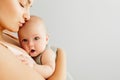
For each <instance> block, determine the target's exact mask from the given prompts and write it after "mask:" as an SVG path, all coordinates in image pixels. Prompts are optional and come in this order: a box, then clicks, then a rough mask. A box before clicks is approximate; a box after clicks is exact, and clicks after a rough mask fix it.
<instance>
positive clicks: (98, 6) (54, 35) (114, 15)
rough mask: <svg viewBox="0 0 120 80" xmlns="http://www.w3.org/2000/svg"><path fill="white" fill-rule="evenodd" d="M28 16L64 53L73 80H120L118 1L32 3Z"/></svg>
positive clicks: (69, 0)
mask: <svg viewBox="0 0 120 80" xmlns="http://www.w3.org/2000/svg"><path fill="white" fill-rule="evenodd" d="M31 13H32V14H34V15H37V16H40V17H42V18H43V20H44V21H45V24H46V27H47V28H48V32H49V34H50V42H51V44H52V45H56V46H58V47H61V48H63V49H64V50H65V52H66V55H67V71H68V72H69V73H70V74H71V75H72V77H73V80H120V0H34V4H33V6H32V8H31ZM68 80H69V79H68Z"/></svg>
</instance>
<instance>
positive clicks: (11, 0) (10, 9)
mask: <svg viewBox="0 0 120 80" xmlns="http://www.w3.org/2000/svg"><path fill="white" fill-rule="evenodd" d="M32 3H33V0H0V27H1V28H3V29H7V30H10V31H14V32H17V31H18V30H19V27H21V26H22V25H23V24H24V23H25V21H26V20H29V18H30V13H29V9H30V7H31V5H32Z"/></svg>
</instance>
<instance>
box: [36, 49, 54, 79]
mask: <svg viewBox="0 0 120 80" xmlns="http://www.w3.org/2000/svg"><path fill="white" fill-rule="evenodd" d="M55 58H56V53H54V52H53V51H52V50H51V49H47V50H46V51H45V52H44V53H43V55H42V59H41V62H42V65H38V64H35V65H34V69H35V70H36V71H37V72H39V73H40V74H41V75H42V76H43V77H44V78H48V77H50V76H51V75H52V74H53V72H54V70H55Z"/></svg>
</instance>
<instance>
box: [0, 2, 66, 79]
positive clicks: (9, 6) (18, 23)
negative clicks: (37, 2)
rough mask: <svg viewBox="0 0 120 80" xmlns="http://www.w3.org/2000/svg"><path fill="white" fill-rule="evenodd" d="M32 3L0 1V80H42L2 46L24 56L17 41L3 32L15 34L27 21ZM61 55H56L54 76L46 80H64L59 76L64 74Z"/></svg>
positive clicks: (63, 77)
mask: <svg viewBox="0 0 120 80" xmlns="http://www.w3.org/2000/svg"><path fill="white" fill-rule="evenodd" d="M32 2H33V0H0V65H1V67H0V80H44V78H43V77H42V76H41V75H40V74H39V73H37V72H36V71H34V70H33V69H32V68H30V67H29V66H27V65H25V64H23V63H22V62H21V61H20V60H18V59H17V58H16V56H15V55H13V54H14V52H12V51H10V50H9V49H8V48H7V47H6V46H5V45H4V43H5V44H7V45H9V46H11V47H13V48H14V49H16V50H19V51H21V52H23V54H26V52H25V51H24V50H22V49H21V48H19V46H17V45H19V43H17V42H16V41H17V40H16V41H15V40H14V39H11V38H10V37H8V36H6V35H3V30H5V29H7V30H9V31H12V32H17V31H18V30H19V27H22V25H23V24H24V23H25V21H26V20H29V18H30V14H29V8H30V7H31V5H32ZM58 52H59V51H58ZM60 52H61V51H60ZM63 55H64V53H59V54H58V58H57V64H59V66H58V65H57V66H56V69H55V72H54V74H53V75H52V76H51V77H50V78H49V79H48V80H58V79H60V80H65V75H64V76H63V75H61V73H63V74H64V73H65V65H62V64H64V63H65V61H63V60H64V58H65V57H64V56H63ZM62 58H63V59H62ZM60 60H61V61H60ZM62 68H63V69H62ZM60 70H61V71H60ZM63 70H64V71H63ZM61 78H62V79H61Z"/></svg>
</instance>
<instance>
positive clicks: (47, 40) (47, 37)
mask: <svg viewBox="0 0 120 80" xmlns="http://www.w3.org/2000/svg"><path fill="white" fill-rule="evenodd" d="M46 42H47V43H48V42H49V35H48V34H46Z"/></svg>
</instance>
